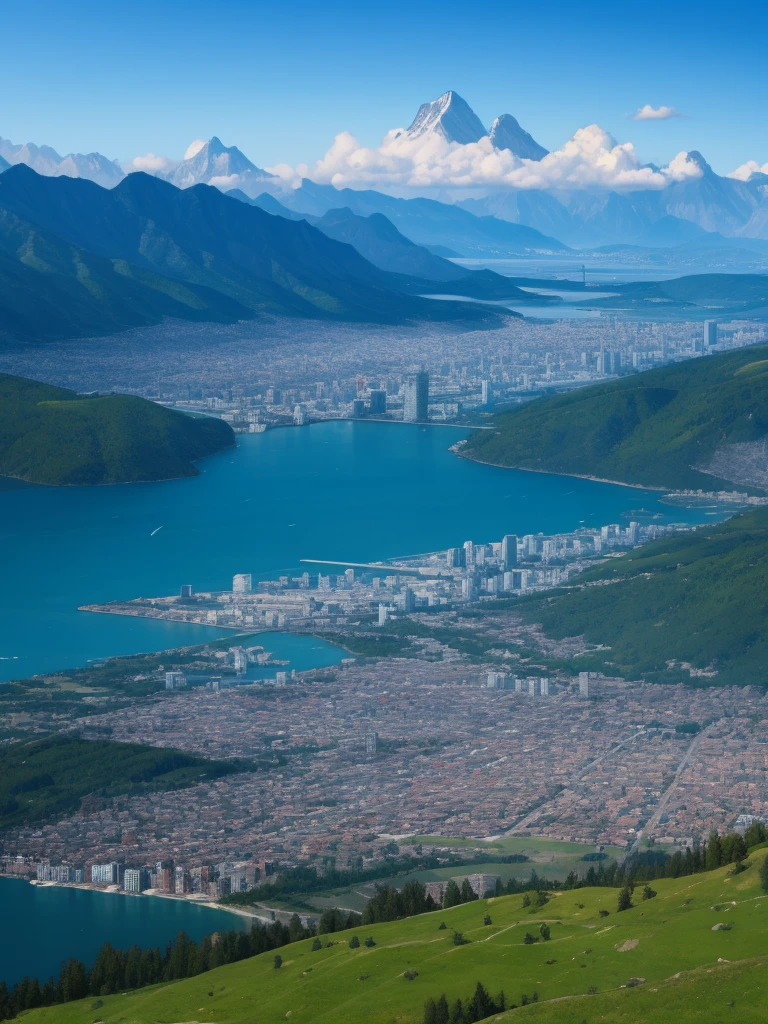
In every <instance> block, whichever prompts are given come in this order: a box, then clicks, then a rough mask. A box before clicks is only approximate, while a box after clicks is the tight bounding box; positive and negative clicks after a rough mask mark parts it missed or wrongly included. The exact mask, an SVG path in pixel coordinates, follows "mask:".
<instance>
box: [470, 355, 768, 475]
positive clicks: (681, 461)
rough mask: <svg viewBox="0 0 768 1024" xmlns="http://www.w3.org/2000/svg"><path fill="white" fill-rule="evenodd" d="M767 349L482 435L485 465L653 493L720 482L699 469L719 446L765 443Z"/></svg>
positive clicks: (575, 400) (506, 419)
mask: <svg viewBox="0 0 768 1024" xmlns="http://www.w3.org/2000/svg"><path fill="white" fill-rule="evenodd" d="M767 357H768V346H765V345H762V346H755V347H751V348H747V349H741V350H739V351H737V352H727V353H723V354H720V355H715V356H709V357H707V358H704V359H694V360H690V361H688V362H685V363H676V364H674V365H671V366H665V367H662V368H661V369H658V370H650V371H648V372H647V373H642V374H633V375H632V376H629V377H623V378H620V379H619V380H615V381H610V382H608V383H605V384H597V385H594V386H593V387H587V388H581V389H579V390H578V391H574V392H571V393H569V394H567V395H555V396H553V397H548V398H542V399H539V400H536V401H533V402H530V403H528V404H527V405H524V406H523V407H522V408H520V409H518V410H516V411H515V412H512V413H507V414H504V415H501V416H498V417H497V418H496V424H495V425H496V428H497V429H496V430H495V431H477V433H476V434H474V435H473V436H472V437H471V438H470V439H469V442H468V444H467V446H466V449H465V454H466V455H468V456H469V457H470V458H475V459H479V460H480V461H482V462H490V463H493V464H495V465H500V466H515V467H518V468H522V469H537V470H544V471H546V472H550V473H571V474H578V475H584V476H595V477H601V478H603V479H609V480H618V481H621V482H623V483H630V484H642V485H644V486H650V487H659V488H667V487H703V488H705V489H712V488H713V487H715V486H717V485H718V481H717V480H716V479H715V478H714V477H712V476H709V475H707V474H704V473H700V472H698V471H696V470H695V469H693V468H692V467H693V466H697V465H705V464H706V463H707V461H708V460H709V458H710V457H711V455H712V453H713V452H714V451H715V449H716V448H718V447H719V446H720V445H722V444H732V443H740V442H745V441H754V440H758V439H760V438H762V437H765V435H766V434H768V361H766V360H767Z"/></svg>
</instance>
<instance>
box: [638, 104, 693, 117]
mask: <svg viewBox="0 0 768 1024" xmlns="http://www.w3.org/2000/svg"><path fill="white" fill-rule="evenodd" d="M682 116H683V115H682V114H681V113H680V111H679V110H678V109H677V107H664V106H661V107H652V106H651V104H650V103H646V104H645V106H644V107H638V109H637V110H636V111H635V113H634V114H633V115H632V120H633V121H666V120H668V119H669V118H670V117H682Z"/></svg>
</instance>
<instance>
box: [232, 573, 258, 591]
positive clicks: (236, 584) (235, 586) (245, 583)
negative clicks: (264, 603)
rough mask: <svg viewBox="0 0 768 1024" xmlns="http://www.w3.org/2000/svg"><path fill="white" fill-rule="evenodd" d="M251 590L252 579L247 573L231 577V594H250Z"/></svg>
mask: <svg viewBox="0 0 768 1024" xmlns="http://www.w3.org/2000/svg"><path fill="white" fill-rule="evenodd" d="M252 589H253V578H252V576H251V574H250V573H249V572H239V573H237V575H236V576H233V577H232V593H233V594H250V592H251V590H252Z"/></svg>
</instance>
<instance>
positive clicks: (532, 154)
mask: <svg viewBox="0 0 768 1024" xmlns="http://www.w3.org/2000/svg"><path fill="white" fill-rule="evenodd" d="M488 137H489V138H490V140H491V143H492V144H493V146H494V147H495V148H496V149H508V150H509V151H510V152H511V153H514V155H515V156H519V157H520V159H521V160H541V159H542V157H545V156H546V155H547V153H548V152H549V150H548V149H544V147H543V146H540V145H539V144H538V142H537V141H536V139H534V137H533V136H532V135H529V134H528V132H527V131H525V129H523V128H521V127H520V122H519V121H518V120H517V118H514V117H512V115H511V114H502V115H501V117H497V118H496V120H495V121H494V122H493V124H492V125H491V130H490V133H489V135H488Z"/></svg>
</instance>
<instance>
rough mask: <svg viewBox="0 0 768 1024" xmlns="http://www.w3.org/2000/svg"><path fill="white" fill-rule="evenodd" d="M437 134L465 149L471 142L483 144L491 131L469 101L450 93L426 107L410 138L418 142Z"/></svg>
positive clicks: (415, 121)
mask: <svg viewBox="0 0 768 1024" xmlns="http://www.w3.org/2000/svg"><path fill="white" fill-rule="evenodd" d="M430 133H434V134H435V135H439V136H441V138H443V139H445V140H446V142H458V143H459V144H460V145H462V146H465V145H467V144H468V143H470V142H479V141H480V139H482V137H483V136H484V135H487V134H488V132H487V130H486V129H485V128H484V127H483V122H482V121H481V120H480V118H479V117H478V116H477V114H476V113H475V112H474V110H472V108H471V107H470V106H469V104H468V103H467V102H466V100H463V99H462V98H461V96H459V94H458V93H457V92H452V91H450V92H446V93H444V94H443V95H442V96H438V98H437V99H436V100H432V101H431V102H430V103H422V105H421V106H420V107H419V109H418V111H417V113H416V117H415V118H414V119H413V122H412V124H411V126H410V128H409V129H408V130H407V131H406V133H405V134H406V136H408V137H409V138H412V139H418V138H420V137H421V136H424V135H429V134H430Z"/></svg>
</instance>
